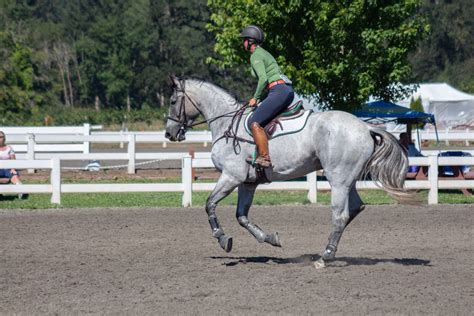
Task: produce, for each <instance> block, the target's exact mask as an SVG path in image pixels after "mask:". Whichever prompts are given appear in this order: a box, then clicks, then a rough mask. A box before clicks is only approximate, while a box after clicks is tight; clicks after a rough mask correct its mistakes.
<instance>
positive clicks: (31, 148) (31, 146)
mask: <svg viewBox="0 0 474 316" xmlns="http://www.w3.org/2000/svg"><path fill="white" fill-rule="evenodd" d="M27 140H28V149H27V155H26V156H27V157H26V159H28V160H35V135H34V134H28V136H27ZM28 173H35V169H28Z"/></svg>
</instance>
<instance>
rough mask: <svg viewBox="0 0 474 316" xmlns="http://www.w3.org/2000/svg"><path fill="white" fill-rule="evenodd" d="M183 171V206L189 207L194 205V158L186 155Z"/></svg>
mask: <svg viewBox="0 0 474 316" xmlns="http://www.w3.org/2000/svg"><path fill="white" fill-rule="evenodd" d="M181 170H182V171H181V177H182V183H183V206H184V207H188V206H191V205H192V201H193V197H192V194H193V193H192V190H193V172H192V158H191V156H190V155H186V156H184V157H183V165H182V169H181Z"/></svg>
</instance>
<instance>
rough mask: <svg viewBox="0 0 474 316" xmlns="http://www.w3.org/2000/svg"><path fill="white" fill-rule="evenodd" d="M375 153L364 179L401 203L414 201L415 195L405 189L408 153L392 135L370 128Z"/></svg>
mask: <svg viewBox="0 0 474 316" xmlns="http://www.w3.org/2000/svg"><path fill="white" fill-rule="evenodd" d="M370 135H371V136H372V138H373V140H374V152H373V153H372V156H371V157H370V158H369V160H368V161H367V162H366V164H365V167H364V169H363V171H362V176H363V178H364V179H365V178H367V176H368V175H369V174H370V177H371V179H372V180H373V181H375V182H377V183H380V184H381V185H382V187H383V188H384V189H385V190H386V191H387V192H388V193H389V194H390V195H392V196H393V197H395V198H396V199H397V200H398V201H400V202H405V203H407V202H408V201H409V200H413V197H414V195H415V194H414V193H410V192H407V191H406V190H405V189H404V188H403V184H404V183H405V177H406V174H407V169H408V154H407V151H406V150H405V149H404V148H403V147H402V146H401V145H400V144H399V143H398V141H397V139H396V138H395V137H394V136H393V135H392V134H390V133H388V132H386V131H384V130H381V129H378V128H373V127H370Z"/></svg>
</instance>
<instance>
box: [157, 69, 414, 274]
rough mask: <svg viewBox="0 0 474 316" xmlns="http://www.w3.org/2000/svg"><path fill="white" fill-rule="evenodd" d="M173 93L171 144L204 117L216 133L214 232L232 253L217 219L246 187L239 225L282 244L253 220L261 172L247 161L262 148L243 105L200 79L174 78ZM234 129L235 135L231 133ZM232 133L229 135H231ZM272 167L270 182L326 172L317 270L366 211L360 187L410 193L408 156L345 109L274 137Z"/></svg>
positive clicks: (209, 208)
mask: <svg viewBox="0 0 474 316" xmlns="http://www.w3.org/2000/svg"><path fill="white" fill-rule="evenodd" d="M170 78H171V80H172V82H173V90H174V91H173V94H172V96H171V98H170V103H171V105H170V110H169V116H168V121H167V125H166V134H165V135H166V137H167V138H168V139H170V140H171V141H181V140H184V139H185V133H186V131H187V129H188V128H189V127H190V126H192V125H193V124H197V123H194V122H195V120H196V118H197V117H198V116H199V115H202V116H203V117H204V119H205V121H204V122H207V123H208V125H209V128H210V130H211V133H212V140H213V146H212V155H211V156H212V161H213V163H214V165H215V167H216V168H217V169H218V170H219V171H220V172H221V176H220V178H219V180H218V181H217V184H216V186H215V188H214V190H213V191H212V193H211V194H210V195H209V197H208V199H207V202H206V212H207V215H208V219H209V223H210V226H211V229H212V235H213V237H215V238H216V239H217V240H218V242H219V245H220V246H221V247H222V249H224V250H225V251H227V252H230V251H231V249H232V237H230V236H227V235H225V234H224V230H223V229H222V227H221V225H220V224H219V221H218V218H217V215H216V212H215V210H216V206H217V204H218V203H219V201H221V200H222V199H223V198H225V197H226V196H228V195H229V194H230V193H231V192H232V191H233V190H234V189H235V188H238V203H237V212H236V215H237V220H238V222H239V224H240V225H241V226H243V227H244V228H246V229H247V230H248V231H249V232H250V233H251V234H252V235H253V236H254V237H255V238H256V239H257V241H258V242H261V243H263V242H266V243H269V244H271V245H273V246H276V247H281V243H280V238H279V236H278V233H271V234H269V233H266V232H265V231H264V230H263V229H262V228H260V227H259V226H257V225H256V224H255V223H253V222H252V221H251V220H250V218H249V217H248V213H249V209H250V206H251V205H252V201H253V196H254V193H255V190H256V188H257V186H258V185H259V184H260V183H261V181H260V177H259V173H258V172H257V171H256V169H255V168H254V167H253V166H252V165H250V164H249V163H247V162H246V157H248V156H251V155H252V154H253V153H254V151H255V143H253V140H252V138H251V137H249V135H248V134H246V132H245V128H244V126H243V124H244V121H243V120H238V119H236V117H237V116H238V114H239V113H240V112H241V109H242V107H243V104H241V103H239V102H238V101H237V100H236V99H235V98H234V97H232V96H231V94H229V93H228V92H226V91H225V90H224V89H222V88H220V87H218V86H216V85H214V84H212V83H209V82H206V81H202V80H198V79H193V78H188V79H180V78H177V77H170ZM229 131H233V132H232V133H229ZM225 135H227V136H225ZM269 147H270V156H271V157H272V163H273V165H272V168H271V169H270V170H267V169H268V168H266V169H265V176H266V177H267V180H268V181H282V180H289V179H292V178H297V177H302V176H304V175H306V174H308V173H310V172H313V171H315V170H320V169H324V174H325V176H326V178H327V179H328V181H329V183H330V185H331V209H332V224H333V228H332V232H331V234H330V236H329V242H328V244H327V246H326V248H325V250H324V252H323V255H322V257H321V259H319V260H318V261H317V262H315V266H316V268H321V267H324V265H325V262H327V261H329V260H333V259H334V257H335V254H336V250H337V246H338V243H339V240H340V239H341V236H342V233H343V231H344V229H345V228H346V227H347V225H348V224H349V223H350V222H351V221H352V220H353V219H354V218H355V217H356V216H357V215H358V214H359V213H360V212H361V211H362V210H363V209H364V205H363V203H362V200H361V199H360V197H359V195H358V193H357V190H356V187H355V184H356V181H357V180H358V179H361V178H362V177H364V176H367V175H370V177H371V179H372V180H373V181H376V182H377V183H378V184H380V185H381V186H382V187H383V188H384V189H385V190H386V191H388V192H389V193H391V194H392V195H394V196H396V197H403V196H404V195H405V194H407V193H406V192H405V191H404V189H403V184H404V181H405V176H406V170H407V167H408V157H407V154H406V152H405V150H404V149H403V148H402V147H401V146H400V145H399V144H398V142H397V140H396V139H395V137H393V136H392V135H391V134H389V133H387V132H385V131H383V130H380V129H376V128H373V127H370V126H368V125H367V124H365V123H364V122H362V121H361V120H359V119H358V118H356V117H355V116H353V115H351V114H349V113H346V112H342V111H328V112H322V113H312V114H311V115H310V117H309V118H308V122H307V124H306V127H305V128H304V129H303V130H301V131H300V132H298V133H294V134H289V135H284V136H281V137H276V138H274V139H271V140H270V144H269Z"/></svg>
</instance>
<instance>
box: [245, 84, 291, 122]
mask: <svg viewBox="0 0 474 316" xmlns="http://www.w3.org/2000/svg"><path fill="white" fill-rule="evenodd" d="M294 96H295V93H294V91H293V87H292V86H290V85H286V84H277V85H276V86H274V87H272V88H271V89H270V91H269V92H268V95H267V97H266V98H265V99H264V100H263V101H262V103H260V105H259V107H258V108H257V109H256V110H255V112H254V113H253V116H252V117H251V118H250V121H249V126H252V123H253V122H257V123H258V124H259V125H260V126H261V127H265V125H267V124H268V123H270V122H271V121H272V120H273V119H274V118H275V117H277V116H278V115H279V114H280V113H282V112H284V111H285V109H286V108H287V107H288V106H289V105H290V104H291V101H293V98H294Z"/></svg>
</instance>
